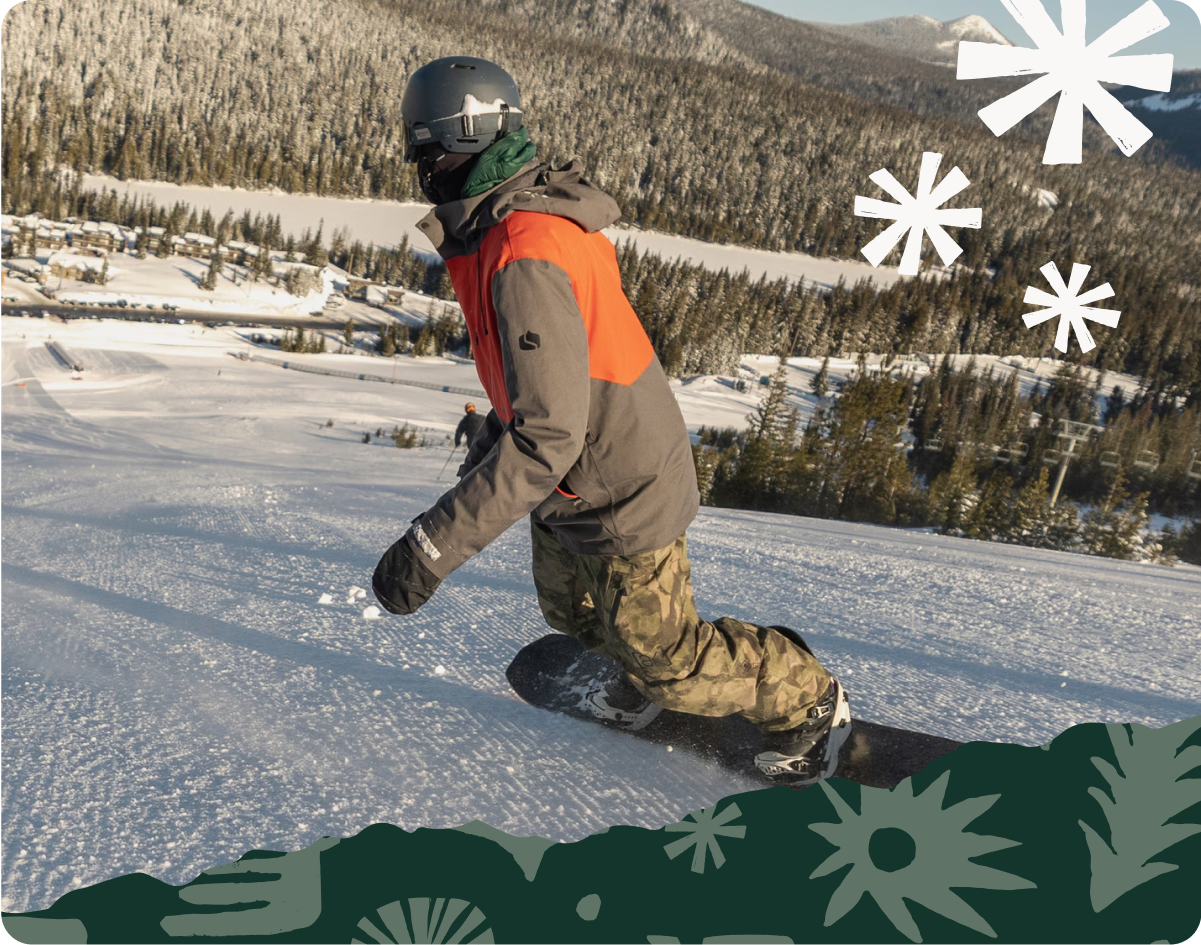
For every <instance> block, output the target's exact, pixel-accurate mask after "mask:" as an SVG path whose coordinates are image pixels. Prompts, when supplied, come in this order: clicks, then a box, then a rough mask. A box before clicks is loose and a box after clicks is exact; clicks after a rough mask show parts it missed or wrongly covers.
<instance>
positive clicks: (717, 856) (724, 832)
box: [663, 803, 746, 873]
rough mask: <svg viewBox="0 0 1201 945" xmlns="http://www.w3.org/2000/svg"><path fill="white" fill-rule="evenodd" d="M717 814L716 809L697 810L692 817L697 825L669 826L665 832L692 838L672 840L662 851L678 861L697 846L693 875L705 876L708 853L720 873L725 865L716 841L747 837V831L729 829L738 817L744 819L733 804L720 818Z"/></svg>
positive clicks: (739, 828)
mask: <svg viewBox="0 0 1201 945" xmlns="http://www.w3.org/2000/svg"><path fill="white" fill-rule="evenodd" d="M715 813H717V805H716V804H714V805H713V806H712V807H706V808H705V809H704V810H698V811H697V812H696V813H694V814H690V815H689V816H691V817H692V819H693V821H695V823H692V822H689V821H687V820H685V821H683V822H681V823H678V824H668V825H667V826H666V827H664V828H663V829H664V830H666V831H669V832H672V833H691V834H692V836H691V837H681V838H680V839H679V840H673V841H672V842H671V843H668V844H665V845H664V847H663V849H664V850H666V851H667V856H668V857H669V858H670V859H673V860H674V859H675V858H676V857H677V856H679V855H680V854H681V853H683V852H684V851H685V850H687V849H688V848H689V847H691V846H695V847H696V850H695V852H694V853H693V854H692V872H694V873H703V872H705V852H706V851H708V852H710V853H712V854H713V865H714V866H716V867H717V868H718V869H721V867H722V864H723V863H725V862H726V858H725V854H723V853H722V852H721V847H720V846H718V844H717V838H718V837H719V836H722V837H745V836H746V827H743V826H737V827H728V826H726V824H728V823H729V822H730V821H731V820H733V819H734V818H735V817H741V816H742V811H740V810H739V809H738V804H737V803H733V804H731V805H730V806H729V807H727V808H726V809H725V810H723V811H722V812H721V815H720V816H719V817H714V816H713V815H714V814H715Z"/></svg>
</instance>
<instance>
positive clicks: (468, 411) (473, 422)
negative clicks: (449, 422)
mask: <svg viewBox="0 0 1201 945" xmlns="http://www.w3.org/2000/svg"><path fill="white" fill-rule="evenodd" d="M463 410H464V414H463V419H462V420H460V421H459V425H458V426H457V427H455V448H456V449H457V448H458V446H459V444H460V443H461V442H462V441H463V439H464V437H466V439H467V450H468V452H470V451H471V444H472V443H474V442H475V438H476V437H477V436H479V434H480V429H481V428H482V427H483V426H484V418H483V417H481V416H480V415H479V414H478V413H476V412H475V404H467V405H466V406H465V407H464V408H463Z"/></svg>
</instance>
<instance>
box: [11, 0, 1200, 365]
mask: <svg viewBox="0 0 1201 945" xmlns="http://www.w3.org/2000/svg"><path fill="white" fill-rule="evenodd" d="M710 2H711V0H655V2H650V0H626V2H624V3H612V2H610V0H551V2H550V3H549V4H547V3H545V2H541V3H535V2H534V0H525V2H524V3H512V2H505V0H490V2H486V3H483V4H481V3H479V2H476V0H472V2H470V3H468V0H421V2H417V0H351V2H333V0H316V2H311V3H305V4H295V3H290V2H284V0H237V2H234V0H73V2H66V0H25V2H24V3H22V4H20V5H19V6H17V7H16V8H14V9H13V10H12V11H11V12H10V13H9V14H8V16H7V17H6V18H5V21H4V36H3V42H4V54H5V55H4V84H5V95H4V99H3V127H4V136H5V149H4V166H3V174H4V195H3V203H4V208H5V210H6V211H10V212H14V211H15V212H28V211H29V210H30V209H36V208H37V207H39V206H44V205H45V202H46V201H48V200H51V199H53V195H54V194H53V192H54V190H55V188H56V187H57V186H58V180H59V178H58V177H56V175H54V173H53V171H54V169H55V168H56V167H59V166H62V165H67V166H70V167H73V168H75V169H78V170H84V169H87V170H93V171H105V172H110V173H114V174H116V175H117V176H119V177H125V178H142V179H158V180H168V181H178V182H180V183H200V184H222V185H233V186H243V187H249V188H263V187H279V188H282V189H284V190H286V191H292V192H307V193H321V194H345V195H355V196H377V197H391V198H400V199H408V198H413V197H415V196H416V193H417V191H416V189H415V186H414V180H413V175H412V171H411V170H410V169H409V168H407V167H405V166H404V165H403V164H402V163H400V160H399V155H400V154H401V152H402V150H403V129H402V127H401V120H400V100H401V95H402V93H403V90H404V85H405V82H406V80H407V77H408V75H409V74H410V73H411V72H412V70H413V69H414V68H416V66H418V65H420V64H422V63H424V62H426V61H429V60H430V59H433V58H435V57H437V56H441V55H448V54H452V53H463V52H470V53H473V54H476V55H483V56H487V57H490V58H493V59H495V60H496V61H498V62H500V63H501V64H503V65H505V66H507V67H508V68H509V69H511V70H512V71H513V73H514V74H515V75H516V76H517V78H518V80H519V81H520V83H521V85H522V87H523V90H524V94H525V104H526V108H527V115H528V120H529V125H530V128H531V131H532V132H533V135H534V137H535V139H536V140H537V141H538V142H539V145H540V153H541V154H542V156H543V157H545V158H549V159H552V160H555V161H563V160H566V159H567V158H569V157H573V156H576V157H580V158H582V159H583V160H584V162H585V163H586V165H587V166H588V168H589V175H590V176H591V177H593V179H595V180H596V181H597V182H598V183H599V184H600V185H601V186H603V187H605V188H606V189H607V190H609V191H610V192H612V193H613V194H614V195H615V196H616V197H617V198H618V201H619V203H620V204H621V205H622V208H623V211H624V213H625V216H626V219H627V220H628V221H630V222H633V223H636V224H640V225H642V226H646V227H654V228H657V229H662V230H667V231H670V232H678V233H683V234H687V235H691V236H697V237H700V238H703V239H710V240H721V241H730V242H740V243H745V244H749V245H753V246H759V247H763V248H767V249H782V250H799V251H804V252H809V253H815V254H818V255H834V256H842V257H850V256H853V255H855V254H856V253H857V252H858V250H859V248H860V247H861V246H863V245H864V244H865V243H866V242H867V241H868V240H870V239H871V238H872V237H873V236H874V235H875V234H876V233H877V232H878V231H879V229H880V224H879V223H878V222H877V221H872V220H867V219H865V218H860V217H856V216H854V215H853V212H852V211H853V205H854V198H855V196H856V194H864V195H869V196H881V195H880V194H879V192H878V190H877V188H876V187H875V185H874V184H872V183H871V182H870V181H868V179H867V177H868V175H869V174H870V173H872V172H873V171H875V170H877V169H879V168H882V167H888V168H890V169H891V170H892V172H893V173H894V174H895V175H896V176H897V178H898V179H899V180H900V181H902V182H903V183H904V184H905V186H906V187H907V188H910V189H912V188H913V187H914V185H915V184H916V181H917V176H918V167H919V164H920V161H921V154H922V152H923V151H938V152H942V153H943V154H944V161H943V172H944V173H945V172H946V171H947V170H949V169H950V168H951V167H952V166H959V167H960V168H961V169H962V170H963V171H964V173H965V174H966V175H967V176H968V178H969V179H970V180H971V181H972V186H971V187H970V188H969V189H968V190H967V191H965V192H964V193H963V194H961V195H960V196H959V197H958V198H957V199H956V200H955V201H953V202H954V203H955V204H956V205H959V206H967V207H974V206H979V207H982V208H984V210H985V212H984V227H983V229H981V230H979V231H975V230H962V231H959V232H958V238H959V240H960V242H961V243H962V245H963V246H964V248H965V250H966V252H965V254H964V257H963V258H962V260H961V261H962V263H963V264H964V265H965V266H966V267H967V268H968V269H969V270H970V271H971V272H973V273H976V274H977V277H978V278H985V279H986V278H987V274H988V273H989V272H997V273H1001V274H1008V276H1007V279H1008V281H1007V282H1006V283H1005V288H1006V290H1007V292H1008V290H1009V288H1011V287H1012V288H1014V289H1015V290H1016V291H1019V292H1020V290H1021V288H1022V286H1023V285H1024V284H1034V283H1037V284H1039V285H1041V281H1040V280H1041V276H1040V275H1039V274H1038V272H1037V267H1038V266H1041V265H1042V264H1044V263H1045V262H1047V261H1049V260H1050V259H1055V260H1056V261H1057V262H1058V263H1059V265H1060V268H1061V270H1065V271H1066V270H1067V269H1068V268H1069V267H1070V263H1071V262H1072V261H1082V262H1087V263H1088V264H1090V265H1092V266H1093V267H1094V270H1095V272H1094V276H1095V277H1096V278H1098V280H1099V281H1100V280H1108V281H1112V282H1113V284H1114V286H1115V288H1117V289H1118V290H1119V291H1120V292H1123V298H1122V302H1123V312H1124V315H1123V321H1122V326H1121V328H1119V329H1117V331H1119V332H1121V333H1123V337H1124V340H1123V342H1122V343H1121V344H1120V345H1118V346H1116V347H1117V348H1118V354H1119V357H1118V362H1117V363H1115V364H1112V365H1111V366H1112V368H1114V369H1120V370H1133V371H1138V372H1140V373H1151V374H1166V377H1167V378H1168V380H1170V381H1171V383H1172V384H1175V385H1186V386H1187V385H1193V384H1195V383H1196V381H1197V379H1198V372H1199V371H1201V367H1199V366H1198V365H1199V364H1201V353H1199V350H1198V338H1199V336H1201V319H1199V318H1198V317H1197V293H1198V291H1201V261H1199V260H1201V174H1199V173H1197V172H1195V171H1189V170H1186V169H1181V168H1178V167H1174V166H1168V165H1162V166H1157V167H1155V169H1154V172H1153V173H1148V165H1147V163H1146V162H1145V161H1144V160H1141V159H1139V158H1138V157H1136V158H1133V159H1126V158H1123V157H1121V156H1120V155H1119V154H1118V153H1117V151H1116V149H1115V148H1113V147H1112V146H1110V147H1109V148H1108V149H1107V150H1106V151H1105V152H1100V151H1086V152H1085V162H1084V163H1083V164H1082V165H1079V166H1061V167H1045V166H1043V165H1042V164H1041V163H1040V162H1041V157H1042V150H1043V141H1042V139H1041V138H1032V137H1028V136H1024V135H1023V134H1022V133H1020V131H1019V130H1016V129H1015V131H1013V132H1010V133H1009V134H1007V135H1005V136H1004V137H1002V138H1000V139H997V138H995V137H994V136H993V135H992V134H991V133H990V132H989V131H988V130H987V129H986V128H985V127H984V126H983V125H982V124H981V123H980V121H979V119H978V118H976V117H975V115H974V111H972V109H973V108H974V107H978V105H981V104H984V103H985V101H987V100H990V99H991V98H992V97H993V94H994V93H987V94H985V93H983V92H981V91H980V90H983V89H986V88H987V87H989V83H955V82H954V81H953V79H951V78H949V77H948V70H946V69H942V68H938V67H934V66H922V65H921V64H920V63H916V62H914V61H913V60H904V59H902V58H900V57H897V63H904V64H905V65H904V66H902V65H900V64H893V63H892V62H891V61H890V60H889V57H888V54H886V53H883V52H881V51H879V50H876V49H872V48H870V47H863V46H861V45H860V46H855V44H853V43H852V41H851V40H847V39H843V38H836V40H835V41H831V42H834V45H829V44H825V45H823V44H822V43H819V42H816V41H814V42H812V43H811V44H810V45H809V46H807V47H805V50H804V51H805V55H804V56H801V57H800V59H801V60H803V62H804V63H808V64H810V65H812V64H813V63H818V64H819V65H818V66H817V68H818V70H819V72H820V71H821V70H822V69H827V71H828V74H827V75H826V76H825V78H824V79H823V76H822V75H814V74H809V75H808V76H807V78H808V79H810V80H812V81H802V79H801V78H798V77H797V76H796V75H785V74H783V73H782V72H781V71H779V70H778V69H776V68H775V67H771V66H769V64H768V63H766V62H764V61H762V56H761V57H760V58H759V60H757V61H754V62H752V61H751V60H752V59H753V57H752V56H751V52H755V51H756V50H755V49H754V48H751V47H747V48H744V47H746V46H747V43H748V42H749V41H750V37H751V35H752V34H751V33H750V31H749V28H748V29H747V30H744V31H741V32H740V31H739V30H738V29H736V28H735V27H736V26H737V25H738V24H737V22H735V20H734V19H731V17H734V16H735V14H737V15H738V16H741V15H743V14H744V13H745V12H746V10H750V9H751V8H745V7H744V6H743V5H740V4H734V3H728V2H725V3H722V4H721V5H720V7H712V8H706V7H704V4H708V3H710ZM712 2H714V3H716V0H712ZM705 9H709V10H710V13H711V14H712V15H710V14H705V16H704V17H703V16H702V15H701V14H702V13H704V11H705ZM548 10H549V12H547V11H548ZM713 10H718V12H720V11H725V13H726V14H728V17H727V18H726V19H722V18H720V17H718V16H717V14H716V13H713ZM698 11H700V12H698ZM731 11H734V12H731ZM738 11H741V12H738ZM758 12H762V11H758ZM706 17H707V18H706ZM765 22H767V21H765ZM772 22H774V21H772ZM731 23H733V24H734V25H733V26H731ZM787 23H788V24H791V21H787ZM793 26H795V28H796V29H797V30H800V31H801V32H798V33H796V35H797V36H801V35H802V33H804V34H805V35H815V34H813V30H815V29H816V28H811V27H806V26H805V25H804V24H793V25H791V26H788V29H793ZM806 31H808V32H806ZM818 32H825V34H826V35H827V36H833V34H829V33H828V32H826V31H820V30H819V31H818ZM776 33H777V34H778V38H779V39H780V41H781V42H782V43H786V41H787V40H788V35H789V34H788V33H787V31H786V29H785V27H784V26H783V25H782V26H781V27H780V29H779V30H777V31H776ZM735 40H737V42H738V43H741V44H742V45H736V44H735ZM798 42H799V40H798ZM839 44H842V45H839ZM761 46H762V48H761V49H758V50H757V51H758V52H760V53H762V52H763V51H764V50H767V49H768V48H769V43H768V42H767V39H766V38H764V40H763V42H762V44H761ZM748 48H750V52H748ZM856 50H857V52H856ZM840 51H841V52H840ZM793 54H794V56H795V55H796V50H795V49H794V53H793ZM823 56H824V57H825V59H824V60H823V58H822V57H823ZM856 56H857V57H858V58H856ZM823 61H825V62H827V63H829V65H828V67H827V66H821V65H820V63H821V62H823ZM906 69H909V70H916V71H909V72H907V71H905V70H906ZM924 70H928V71H924ZM853 75H858V76H859V79H858V81H861V82H866V83H868V84H869V85H872V86H873V87H875V86H878V88H877V90H876V91H877V92H880V94H877V95H876V96H875V97H876V98H877V99H878V98H880V97H887V96H888V95H893V96H894V97H896V99H897V100H896V103H895V107H893V106H890V105H886V104H879V103H878V102H876V101H872V100H871V97H872V96H871V95H869V94H868V91H864V93H863V95H864V97H862V98H860V97H856V96H855V95H853V94H850V93H852V92H854V91H855V89H854V88H853V87H852V85H851V84H848V85H847V87H846V89H839V88H828V87H822V86H820V85H817V84H813V81H817V80H821V81H828V83H829V84H830V85H838V83H839V82H841V81H842V79H843V78H846V79H847V83H850V78H849V77H850V76H853ZM927 75H929V76H933V75H938V76H941V77H942V80H943V81H944V82H946V83H949V84H947V85H945V86H934V85H927V80H926V79H925V78H920V79H915V78H914V77H915V76H927ZM1020 81H1021V80H1015V84H1019V83H1020ZM906 83H908V85H907V86H906ZM993 87H994V88H998V89H999V88H1000V83H998V84H996V85H995V86H993ZM906 88H908V89H909V92H908V93H907V94H909V95H910V97H911V99H912V100H911V101H909V100H902V98H901V93H902V92H904V91H905V89H906ZM881 90H882V91H881ZM889 90H892V91H889ZM885 93H886V94H885ZM996 94H1000V92H997V93H996ZM953 95H957V96H960V98H961V99H962V100H963V101H970V102H971V103H972V104H969V105H966V106H963V107H962V110H966V111H968V112H971V116H970V117H971V120H970V121H965V122H958V121H951V120H949V119H948V118H945V117H936V116H933V115H929V114H919V113H917V105H916V104H914V103H915V102H916V101H917V100H918V99H925V98H926V97H928V98H929V100H931V101H933V100H937V99H939V98H946V99H947V101H950V100H951V98H952V96H953ZM972 96H977V98H976V99H972ZM915 97H916V98H915ZM956 107H960V106H956ZM1048 114H1049V112H1048ZM1035 125H1037V122H1035ZM1033 130H1035V131H1038V128H1037V127H1035V128H1034V129H1033ZM1044 190H1045V191H1051V192H1053V193H1054V194H1055V195H1057V198H1058V203H1057V206H1055V207H1054V208H1052V207H1050V206H1045V205H1044V203H1045V202H1044V201H1040V200H1039V195H1040V191H1044ZM1167 234H1171V238H1167ZM929 253H930V251H929V248H927V254H928V255H927V258H928V259H930V258H932V256H931V255H929ZM896 258H897V257H896V254H895V253H894V256H893V261H895V259H896ZM1015 260H1021V261H1022V265H1021V266H1017V267H1015ZM1027 263H1029V265H1027ZM1090 284H1091V283H1090ZM989 294H990V293H984V295H986V296H987V295H989ZM971 298H972V299H973V300H979V299H980V298H981V295H980V294H979V293H977V292H973V293H971ZM1005 298H1008V294H1006V296H1005ZM928 301H929V303H930V312H931V315H930V318H931V320H932V323H934V324H938V323H940V322H941V321H943V320H944V319H950V320H951V321H954V322H956V323H967V322H968V321H971V322H985V323H988V322H990V321H991V322H995V323H997V324H1001V323H1002V322H1003V323H1004V331H1003V332H1002V333H1001V334H1002V335H1005V336H1012V335H1013V334H1014V333H1015V332H1017V331H1018V330H1019V329H1020V333H1021V334H1022V335H1023V337H1025V338H1028V339H1029V344H1030V345H1032V346H1036V347H1038V346H1042V347H1045V346H1046V343H1047V339H1048V338H1049V337H1053V334H1054V326H1053V324H1052V325H1050V326H1049V327H1048V326H1044V328H1047V331H1045V332H1044V331H1041V330H1039V331H1032V332H1028V333H1027V332H1025V329H1024V328H1022V327H1021V325H1020V321H1019V320H1018V319H1020V312H1021V311H1023V310H1024V307H1023V306H1022V305H1021V304H1020V300H1018V299H1015V300H1014V301H1013V304H1003V305H999V306H998V307H995V308H986V309H985V310H983V311H971V312H968V311H966V310H965V311H956V312H951V313H948V312H944V311H941V310H940V309H939V308H938V305H939V304H942V303H941V302H940V300H939V297H936V293H935V291H934V290H933V289H931V290H930V299H929V300H928ZM962 304H965V305H966V304H975V302H974V301H964V302H963V303H962ZM889 317H891V318H894V319H896V318H899V316H898V315H896V314H893V315H890V316H889ZM898 328H899V326H898ZM1126 333H1130V334H1129V337H1126ZM1044 335H1046V337H1044ZM956 343H958V344H970V342H969V341H968V338H967V337H962V338H961V340H959V341H958V342H956ZM1109 347H1110V348H1113V347H1115V346H1113V345H1110V346H1109ZM962 350H967V349H966V348H965V349H962ZM1134 352H1138V353H1137V354H1134ZM1097 356H1099V355H1098V352H1094V353H1093V355H1092V357H1097ZM1086 360H1088V358H1086Z"/></svg>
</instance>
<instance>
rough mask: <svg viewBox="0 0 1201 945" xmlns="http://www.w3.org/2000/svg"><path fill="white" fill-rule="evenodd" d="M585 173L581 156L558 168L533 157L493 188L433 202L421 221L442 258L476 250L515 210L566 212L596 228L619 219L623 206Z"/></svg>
mask: <svg viewBox="0 0 1201 945" xmlns="http://www.w3.org/2000/svg"><path fill="white" fill-rule="evenodd" d="M583 174H584V166H583V164H582V163H580V162H579V161H571V162H570V163H568V164H565V165H564V166H563V167H560V168H557V169H556V168H552V167H551V166H550V165H549V164H542V163H538V162H536V161H530V162H528V163H527V164H525V165H524V166H523V167H522V168H521V170H519V171H518V172H517V173H516V174H514V175H513V176H512V177H510V178H509V179H508V180H506V181H503V182H502V183H500V184H497V185H496V186H495V187H493V188H492V189H491V190H486V191H484V193H482V194H479V195H478V196H475V197H466V198H464V199H462V200H453V201H451V202H450V203H444V204H442V205H441V206H439V207H435V208H434V209H433V210H432V211H430V212H429V213H428V214H427V215H426V216H425V217H424V218H422V220H421V222H420V223H418V224H417V226H418V228H420V230H421V232H422V233H424V234H425V235H426V237H428V238H429V240H430V242H431V243H433V244H434V248H435V249H436V250H437V251H438V254H439V255H440V256H441V257H442V258H443V259H453V258H454V257H456V256H466V255H469V254H470V253H472V252H474V251H475V250H476V248H478V246H479V243H480V241H481V240H482V239H483V237H484V234H485V233H486V232H487V230H488V229H489V228H490V227H493V226H495V225H496V224H497V223H499V222H500V221H501V220H503V219H504V218H505V217H507V216H508V215H509V214H510V213H513V212H514V211H517V210H526V211H530V212H533V213H549V214H551V215H552V216H557V217H566V218H567V219H568V220H572V221H574V222H575V223H576V224H578V225H579V226H580V227H581V228H582V229H584V230H585V231H586V232H588V233H595V232H596V231H597V230H602V229H604V228H605V227H606V226H611V225H612V224H614V223H616V222H617V221H618V220H620V219H621V210H620V209H619V208H618V206H617V201H615V200H614V199H613V198H612V197H610V196H609V195H608V194H606V193H605V192H604V191H603V190H601V189H600V188H599V187H597V186H596V185H595V184H593V183H591V182H590V181H587V180H584V178H583Z"/></svg>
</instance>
